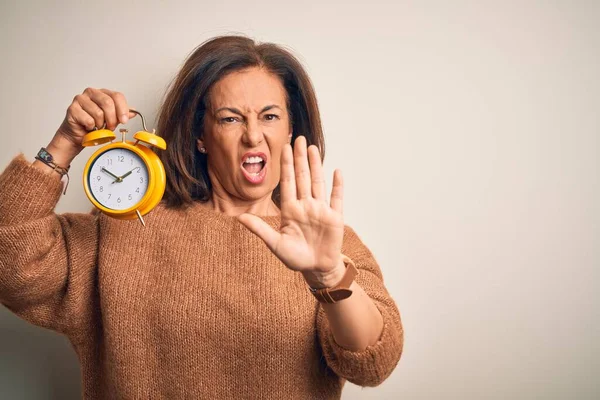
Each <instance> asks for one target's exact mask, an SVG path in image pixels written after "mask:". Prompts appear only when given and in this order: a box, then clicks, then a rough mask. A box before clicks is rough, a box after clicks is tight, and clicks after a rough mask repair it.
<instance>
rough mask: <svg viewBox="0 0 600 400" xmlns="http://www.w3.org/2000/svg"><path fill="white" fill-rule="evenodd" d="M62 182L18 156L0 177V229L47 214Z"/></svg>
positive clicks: (59, 194) (59, 190) (58, 194)
mask: <svg viewBox="0 0 600 400" xmlns="http://www.w3.org/2000/svg"><path fill="white" fill-rule="evenodd" d="M62 185H63V183H62V181H61V180H59V179H57V176H51V175H49V174H46V173H44V172H43V171H41V170H39V169H38V168H36V167H33V166H32V165H31V162H30V161H28V160H27V159H26V158H25V156H24V155H23V153H19V154H18V155H17V156H16V157H14V158H13V159H12V161H11V162H10V163H9V164H8V166H7V167H6V169H5V170H4V172H2V174H1V175H0V226H6V225H11V224H13V223H15V222H18V223H23V222H27V221H31V220H34V219H38V218H42V217H45V216H46V215H48V214H50V213H51V212H52V211H53V210H54V207H56V204H57V203H58V200H59V199H60V196H61V193H62Z"/></svg>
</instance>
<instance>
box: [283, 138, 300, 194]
mask: <svg viewBox="0 0 600 400" xmlns="http://www.w3.org/2000/svg"><path fill="white" fill-rule="evenodd" d="M279 189H280V193H281V203H282V204H283V203H286V202H290V201H294V200H296V199H297V197H296V178H295V177H294V154H293V152H292V146H291V145H289V144H286V145H285V146H283V149H282V150H281V178H280V182H279Z"/></svg>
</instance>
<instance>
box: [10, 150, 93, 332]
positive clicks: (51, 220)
mask: <svg viewBox="0 0 600 400" xmlns="http://www.w3.org/2000/svg"><path fill="white" fill-rule="evenodd" d="M58 140H60V139H58ZM55 144H56V142H55V140H53V142H51V144H50V145H49V146H48V147H47V148H48V150H49V151H50V152H51V153H52V154H53V155H54V156H55V159H57V163H59V165H68V164H69V163H70V160H67V159H66V158H63V156H65V157H67V158H68V157H69V155H66V154H61V153H60V152H59V151H57V150H56V149H54V150H52V149H53V146H54V145H55ZM63 148H64V147H63ZM0 188H2V189H1V190H0V302H1V303H2V304H4V305H5V306H6V307H7V308H8V309H10V310H11V311H13V312H14V313H15V314H17V315H18V316H19V317H21V318H23V319H25V320H26V321H28V322H31V323H33V324H35V325H38V326H42V327H45V328H48V329H52V330H55V331H58V332H61V333H65V334H67V333H76V332H75V331H76V330H77V329H78V328H79V327H85V326H86V321H87V320H88V318H89V317H90V315H89V313H91V312H92V310H93V307H92V304H90V303H91V299H90V296H91V293H92V290H93V282H94V275H95V268H94V266H95V264H96V249H97V244H98V233H97V232H98V217H97V216H94V215H91V214H76V213H67V214H62V215H57V214H55V213H54V212H53V210H54V207H55V206H56V204H57V202H58V200H59V198H60V196H61V193H62V192H61V189H62V183H61V181H60V176H59V175H58V174H57V173H56V172H55V171H53V170H52V169H50V168H49V167H48V166H46V165H45V164H43V163H41V162H39V161H37V160H36V161H35V162H34V163H33V164H32V163H30V162H29V161H27V160H26V159H25V157H24V156H23V155H22V154H19V155H18V156H17V157H15V158H14V159H13V160H12V161H11V162H10V164H9V165H8V167H7V168H6V169H5V170H4V172H3V173H2V174H1V175H0Z"/></svg>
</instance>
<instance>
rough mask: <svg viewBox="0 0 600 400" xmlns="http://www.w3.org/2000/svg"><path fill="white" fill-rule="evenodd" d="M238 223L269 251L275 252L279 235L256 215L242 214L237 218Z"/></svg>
mask: <svg viewBox="0 0 600 400" xmlns="http://www.w3.org/2000/svg"><path fill="white" fill-rule="evenodd" d="M238 221H240V223H241V224H242V225H244V226H245V227H246V228H248V230H249V231H250V232H252V233H254V234H255V235H256V236H258V237H259V238H261V239H262V241H263V242H265V244H266V245H267V247H268V248H269V249H270V250H271V251H273V252H274V251H275V249H276V248H277V243H278V242H279V238H280V237H281V233H279V232H277V231H276V230H275V229H273V228H272V227H271V226H270V225H269V224H267V223H266V222H265V221H264V220H262V219H261V218H259V217H257V216H256V215H252V214H248V213H244V214H241V215H239V216H238Z"/></svg>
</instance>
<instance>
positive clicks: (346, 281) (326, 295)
mask: <svg viewBox="0 0 600 400" xmlns="http://www.w3.org/2000/svg"><path fill="white" fill-rule="evenodd" d="M342 260H343V262H344V264H345V265H346V272H345V273H344V276H343V277H342V280H341V281H340V282H339V283H338V284H337V285H335V286H334V287H332V288H322V289H315V288H310V287H309V290H310V292H311V293H312V294H313V295H314V296H315V298H316V299H317V300H318V301H319V302H321V303H328V304H333V303H336V302H338V301H340V300H343V299H346V298H348V297H350V296H351V295H352V290H350V286H351V285H352V282H353V281H354V278H355V277H356V275H358V270H357V269H356V267H355V266H354V262H353V261H352V260H351V259H350V258H349V257H347V256H346V255H344V254H342Z"/></svg>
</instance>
